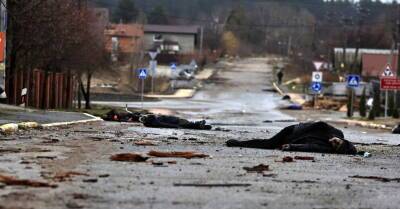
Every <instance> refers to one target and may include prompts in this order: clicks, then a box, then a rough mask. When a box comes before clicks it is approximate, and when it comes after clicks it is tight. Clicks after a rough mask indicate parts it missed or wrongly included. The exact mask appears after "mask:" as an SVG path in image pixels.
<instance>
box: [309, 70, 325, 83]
mask: <svg viewBox="0 0 400 209" xmlns="http://www.w3.org/2000/svg"><path fill="white" fill-rule="evenodd" d="M322 76H323V73H322V72H319V71H314V72H313V73H312V82H316V83H321V82H322Z"/></svg>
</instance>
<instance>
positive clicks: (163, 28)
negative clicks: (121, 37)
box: [144, 25, 200, 34]
mask: <svg viewBox="0 0 400 209" xmlns="http://www.w3.org/2000/svg"><path fill="white" fill-rule="evenodd" d="M199 29H200V27H199V26H193V25H144V32H145V33H179V34H197V33H198V32H199Z"/></svg>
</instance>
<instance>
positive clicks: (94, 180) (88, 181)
mask: <svg viewBox="0 0 400 209" xmlns="http://www.w3.org/2000/svg"><path fill="white" fill-rule="evenodd" d="M82 182H84V183H97V182H98V180H97V179H83V180H82Z"/></svg>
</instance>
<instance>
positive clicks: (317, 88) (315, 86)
mask: <svg viewBox="0 0 400 209" xmlns="http://www.w3.org/2000/svg"><path fill="white" fill-rule="evenodd" d="M311 89H312V90H313V91H314V93H315V95H314V108H316V106H317V101H318V94H319V93H321V91H322V84H321V83H320V82H313V83H312V84H311Z"/></svg>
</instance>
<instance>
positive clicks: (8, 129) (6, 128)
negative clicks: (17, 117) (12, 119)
mask: <svg viewBox="0 0 400 209" xmlns="http://www.w3.org/2000/svg"><path fill="white" fill-rule="evenodd" d="M17 131H18V124H15V123H10V124H5V125H2V126H0V133H2V134H6V135H7V134H12V133H15V132H17Z"/></svg>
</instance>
